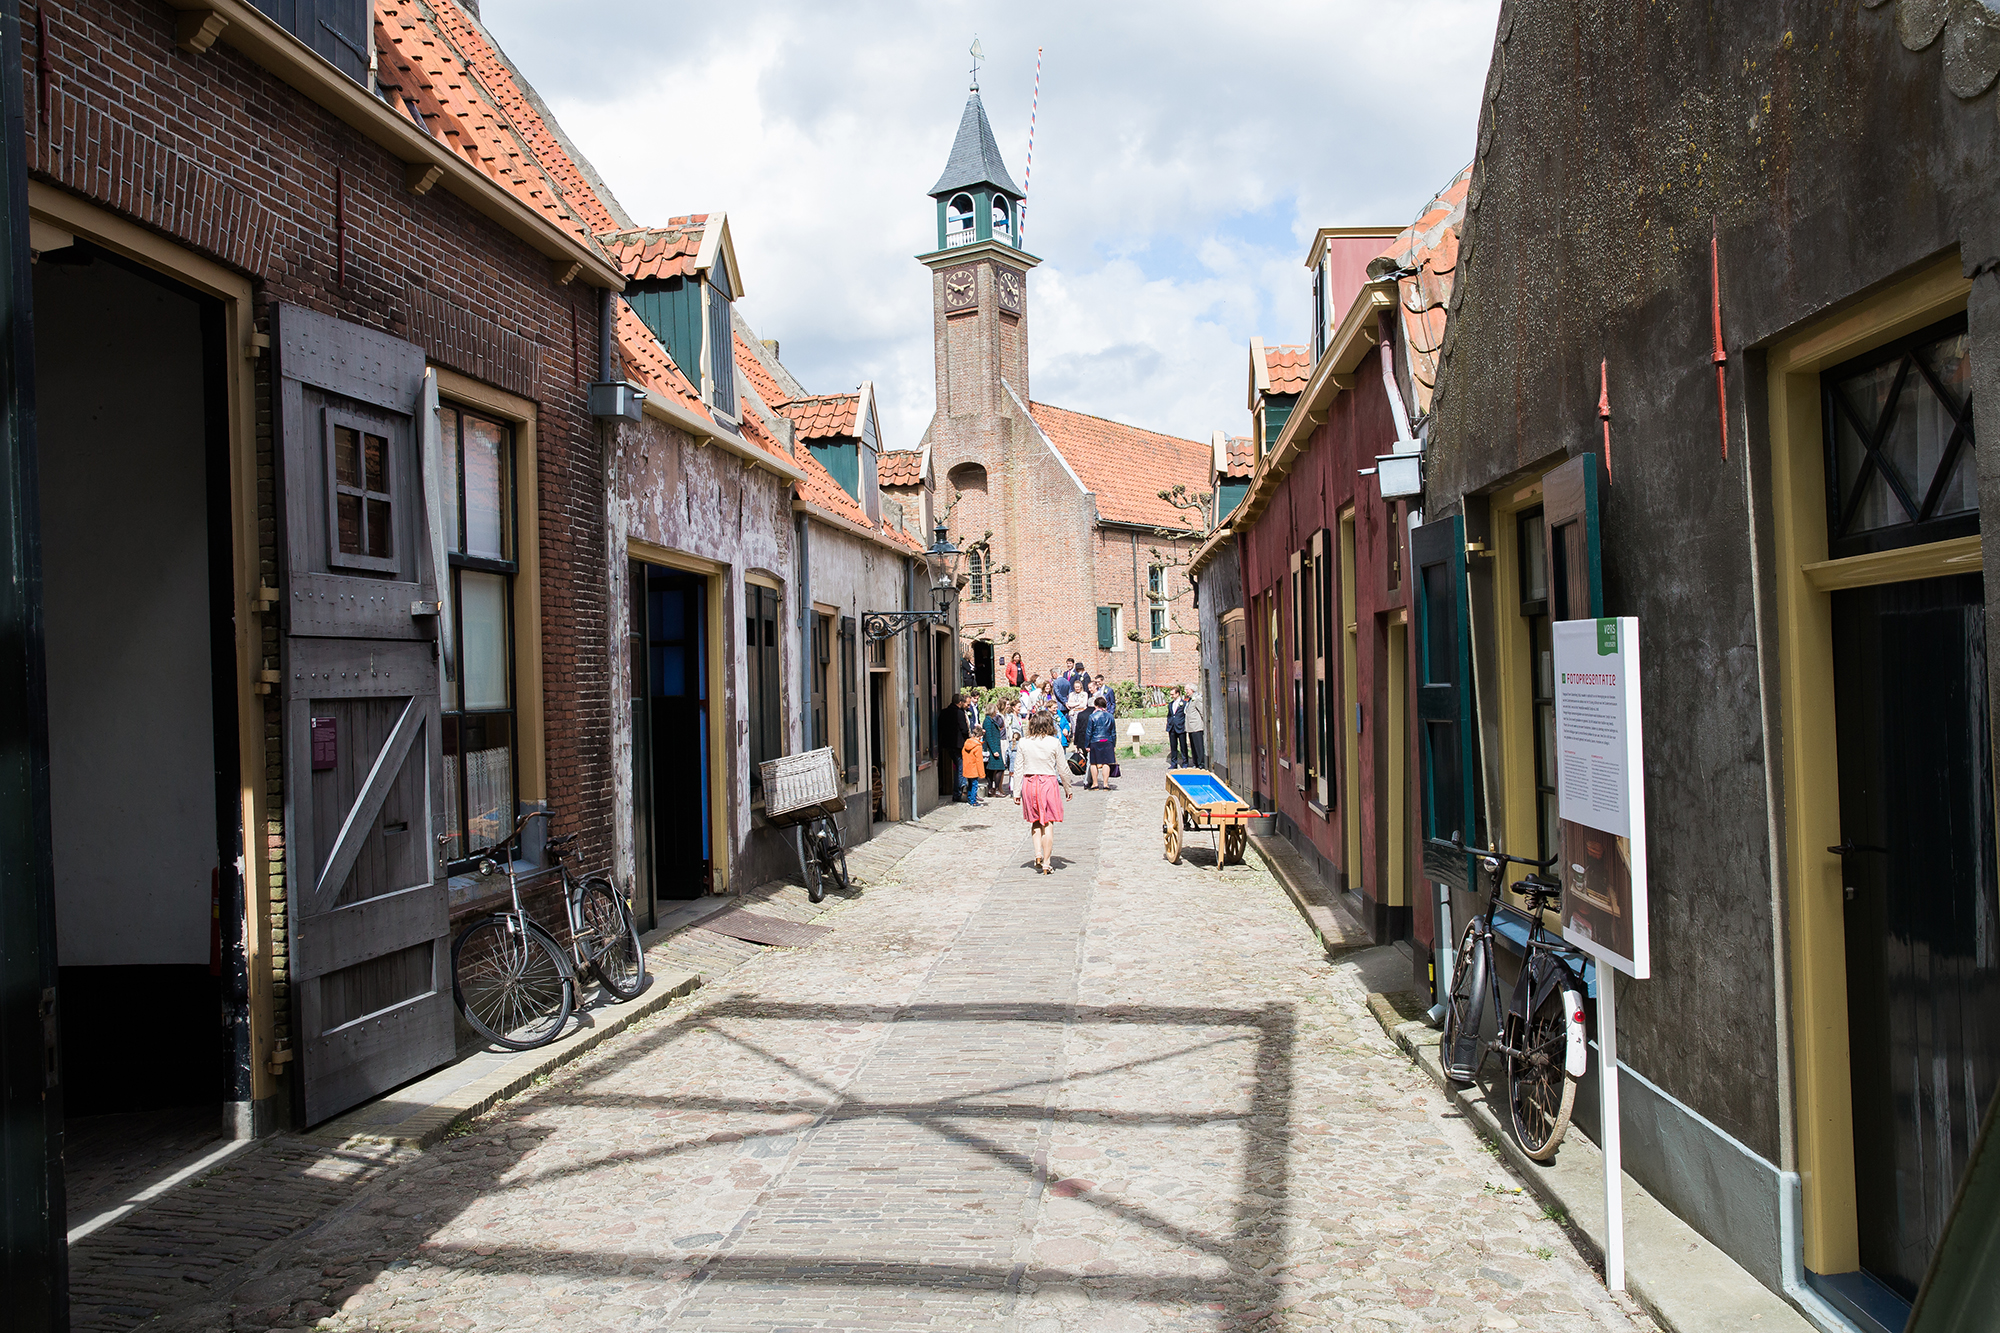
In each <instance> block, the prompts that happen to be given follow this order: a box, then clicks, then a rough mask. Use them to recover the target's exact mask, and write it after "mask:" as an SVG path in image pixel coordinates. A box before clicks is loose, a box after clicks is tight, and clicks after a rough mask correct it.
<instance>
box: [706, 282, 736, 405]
mask: <svg viewBox="0 0 2000 1333" xmlns="http://www.w3.org/2000/svg"><path fill="white" fill-rule="evenodd" d="M707 287H708V383H709V399H708V401H709V406H711V407H713V408H715V409H716V410H717V411H719V412H721V413H723V414H724V415H726V416H732V417H733V416H735V415H736V342H735V338H734V336H733V335H732V332H731V329H730V321H729V306H730V302H731V300H732V299H733V297H734V293H733V292H732V291H731V290H730V286H729V272H728V270H727V269H726V268H725V267H724V266H723V265H722V264H721V263H717V264H716V266H715V267H714V268H713V269H710V270H709V275H708V283H707Z"/></svg>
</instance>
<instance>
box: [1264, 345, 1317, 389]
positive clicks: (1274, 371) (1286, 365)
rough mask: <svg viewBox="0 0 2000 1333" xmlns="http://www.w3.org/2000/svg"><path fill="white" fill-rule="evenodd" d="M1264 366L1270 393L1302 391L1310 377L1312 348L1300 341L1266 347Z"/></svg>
mask: <svg viewBox="0 0 2000 1333" xmlns="http://www.w3.org/2000/svg"><path fill="white" fill-rule="evenodd" d="M1264 366H1265V370H1266V373H1267V374H1269V375H1270V377H1271V392H1272V393H1303V392H1304V391H1305V387H1306V381H1307V380H1309V379H1311V378H1312V349H1311V348H1310V347H1307V346H1305V345H1304V344H1302V343H1283V344H1279V345H1275V346H1270V347H1266V348H1265V349H1264Z"/></svg>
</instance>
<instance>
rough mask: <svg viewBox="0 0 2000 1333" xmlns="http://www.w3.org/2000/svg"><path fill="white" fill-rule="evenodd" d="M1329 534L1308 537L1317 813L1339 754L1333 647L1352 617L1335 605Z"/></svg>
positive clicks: (1330, 792)
mask: <svg viewBox="0 0 2000 1333" xmlns="http://www.w3.org/2000/svg"><path fill="white" fill-rule="evenodd" d="M1332 553H1333V533H1332V531H1331V530H1330V529H1327V528H1321V529H1320V530H1319V531H1318V532H1315V533H1314V534H1313V537H1312V571H1313V576H1312V598H1313V611H1312V618H1313V631H1314V632H1313V636H1312V650H1311V657H1312V673H1313V699H1312V706H1313V721H1314V723H1315V725H1316V730H1317V734H1318V736H1319V762H1318V763H1317V764H1315V765H1314V766H1313V777H1314V779H1315V781H1316V782H1317V784H1318V791H1317V793H1316V794H1317V795H1318V797H1319V804H1320V809H1322V810H1331V809H1333V799H1334V792H1335V790H1336V785H1335V783H1334V780H1333V768H1334V762H1335V757H1336V756H1337V755H1339V753H1340V742H1341V740H1342V739H1343V738H1342V736H1341V733H1340V722H1339V717H1338V715H1339V710H1338V709H1336V708H1335V707H1334V705H1333V699H1334V692H1333V680H1332V670H1331V669H1332V666H1333V657H1334V653H1333V644H1334V643H1335V642H1336V641H1337V636H1338V634H1339V633H1340V620H1339V619H1337V617H1338V618H1344V617H1346V616H1348V615H1351V614H1352V611H1351V610H1349V609H1348V608H1345V607H1341V606H1339V605H1337V602H1338V599H1337V598H1336V597H1335V595H1334V583H1335V579H1334V565H1333V559H1332Z"/></svg>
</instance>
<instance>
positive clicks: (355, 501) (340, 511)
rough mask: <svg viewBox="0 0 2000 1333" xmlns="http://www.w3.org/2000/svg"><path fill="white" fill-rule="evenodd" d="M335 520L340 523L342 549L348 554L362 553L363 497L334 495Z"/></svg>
mask: <svg viewBox="0 0 2000 1333" xmlns="http://www.w3.org/2000/svg"><path fill="white" fill-rule="evenodd" d="M333 508H334V515H335V521H336V522H337V523H338V524H339V525H340V549H341V550H342V551H344V552H345V553H347V554H348V555H360V554H361V497H360V496H358V495H336V496H334V497H333Z"/></svg>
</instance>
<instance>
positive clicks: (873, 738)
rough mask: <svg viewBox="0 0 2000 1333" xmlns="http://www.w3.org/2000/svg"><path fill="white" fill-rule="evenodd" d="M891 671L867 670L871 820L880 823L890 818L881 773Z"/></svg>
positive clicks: (869, 816)
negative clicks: (884, 719) (883, 719)
mask: <svg viewBox="0 0 2000 1333" xmlns="http://www.w3.org/2000/svg"><path fill="white" fill-rule="evenodd" d="M888 686H889V673H888V672H886V671H870V672H869V673H868V790H869V798H868V799H869V809H868V819H869V822H871V823H880V822H881V821H883V820H885V819H887V818H888V817H889V814H888V811H889V798H888V795H887V794H886V793H885V792H884V791H883V790H882V775H883V774H884V773H885V772H886V771H887V770H886V768H885V766H884V765H883V763H882V759H883V755H884V747H883V744H882V718H883V717H884V715H885V714H884V712H883V710H884V709H885V708H887V707H888V696H889V688H888Z"/></svg>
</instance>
